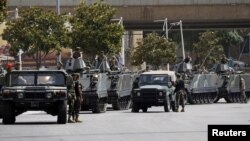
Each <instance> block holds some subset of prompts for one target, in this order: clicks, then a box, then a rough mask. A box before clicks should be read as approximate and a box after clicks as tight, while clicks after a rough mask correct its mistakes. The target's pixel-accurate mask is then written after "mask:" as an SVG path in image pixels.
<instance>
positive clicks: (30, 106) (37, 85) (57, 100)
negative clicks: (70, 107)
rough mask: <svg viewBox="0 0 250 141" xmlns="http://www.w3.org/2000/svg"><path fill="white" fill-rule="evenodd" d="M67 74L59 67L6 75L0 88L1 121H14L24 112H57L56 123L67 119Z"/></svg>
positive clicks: (63, 122) (6, 122)
mask: <svg viewBox="0 0 250 141" xmlns="http://www.w3.org/2000/svg"><path fill="white" fill-rule="evenodd" d="M66 80H67V77H66V73H65V72H64V71H59V70H56V71H55V70H53V71H52V70H24V71H12V72H10V73H8V74H6V77H5V84H4V86H3V88H2V102H3V112H2V116H3V124H13V123H15V120H16V116H17V115H19V114H22V113H24V112H26V111H45V112H47V113H48V114H51V115H53V116H56V115H57V117H58V118H57V123H59V124H65V123H66V121H67V87H66Z"/></svg>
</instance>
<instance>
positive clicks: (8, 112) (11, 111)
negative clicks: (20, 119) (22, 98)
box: [3, 102, 16, 124]
mask: <svg viewBox="0 0 250 141" xmlns="http://www.w3.org/2000/svg"><path fill="white" fill-rule="evenodd" d="M15 121H16V116H15V108H14V105H13V103H11V102H4V103H3V124H13V123H15Z"/></svg>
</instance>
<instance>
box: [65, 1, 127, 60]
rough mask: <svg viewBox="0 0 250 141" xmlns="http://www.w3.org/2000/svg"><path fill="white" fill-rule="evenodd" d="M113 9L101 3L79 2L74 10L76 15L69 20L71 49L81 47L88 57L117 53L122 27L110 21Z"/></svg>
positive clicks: (113, 12)
mask: <svg viewBox="0 0 250 141" xmlns="http://www.w3.org/2000/svg"><path fill="white" fill-rule="evenodd" d="M114 14H115V9H114V8H111V6H109V5H107V4H105V3H103V2H95V3H93V4H91V5H87V4H86V2H81V3H80V5H79V6H78V7H77V8H76V15H75V16H74V17H73V18H72V19H71V20H70V21H71V24H72V33H71V37H72V47H73V48H76V47H78V46H79V47H81V49H82V50H83V51H84V53H85V54H88V55H90V56H92V55H94V54H96V53H100V52H101V51H104V52H105V53H119V52H120V48H121V37H122V35H123V32H124V29H123V26H122V25H120V24H118V23H117V22H112V21H111V19H112V18H113V16H114Z"/></svg>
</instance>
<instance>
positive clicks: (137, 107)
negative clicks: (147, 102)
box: [132, 102, 140, 113]
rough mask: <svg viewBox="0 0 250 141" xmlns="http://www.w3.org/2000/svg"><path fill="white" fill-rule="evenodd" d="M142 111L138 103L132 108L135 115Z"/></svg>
mask: <svg viewBox="0 0 250 141" xmlns="http://www.w3.org/2000/svg"><path fill="white" fill-rule="evenodd" d="M139 110H140V108H139V106H138V104H137V103H135V102H133V106H132V112H134V113H138V112H139Z"/></svg>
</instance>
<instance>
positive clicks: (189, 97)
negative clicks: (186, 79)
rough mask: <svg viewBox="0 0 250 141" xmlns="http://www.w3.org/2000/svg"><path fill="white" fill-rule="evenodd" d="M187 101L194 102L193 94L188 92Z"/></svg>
mask: <svg viewBox="0 0 250 141" xmlns="http://www.w3.org/2000/svg"><path fill="white" fill-rule="evenodd" d="M188 103H190V104H195V101H194V95H193V94H192V95H191V94H190V93H188Z"/></svg>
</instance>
